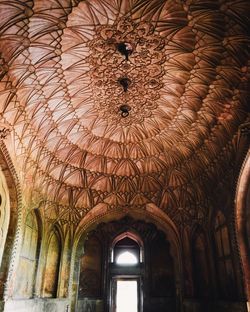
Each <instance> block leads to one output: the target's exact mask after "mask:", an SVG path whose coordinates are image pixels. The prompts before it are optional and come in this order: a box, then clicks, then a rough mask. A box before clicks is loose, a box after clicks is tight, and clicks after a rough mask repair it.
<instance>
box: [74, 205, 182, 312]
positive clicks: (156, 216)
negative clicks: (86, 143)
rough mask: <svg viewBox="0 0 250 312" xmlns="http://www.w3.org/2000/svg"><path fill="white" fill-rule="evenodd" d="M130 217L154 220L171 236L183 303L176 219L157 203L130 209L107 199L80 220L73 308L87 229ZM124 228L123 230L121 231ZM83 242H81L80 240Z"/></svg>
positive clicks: (178, 289)
mask: <svg viewBox="0 0 250 312" xmlns="http://www.w3.org/2000/svg"><path fill="white" fill-rule="evenodd" d="M126 216H127V217H131V218H133V219H134V220H137V221H145V222H151V223H152V224H154V225H155V226H156V227H157V228H158V229H159V230H161V231H162V232H163V233H164V234H165V235H166V237H167V238H168V243H169V246H168V248H169V254H170V255H171V257H172V258H173V259H174V261H173V270H174V272H175V289H176V293H177V296H176V302H177V305H180V304H181V303H180V301H181V294H182V284H181V274H182V263H181V248H182V247H181V243H180V237H179V232H178V230H177V228H176V226H175V225H174V223H173V222H172V221H171V220H170V219H169V218H168V216H167V215H166V214H165V213H164V212H163V211H161V210H160V209H159V208H158V207H157V206H156V205H154V204H147V205H145V208H144V209H136V208H135V209H130V210H124V209H122V208H120V209H118V208H117V207H116V208H114V210H113V211H112V209H111V208H110V207H109V206H108V205H107V204H105V203H103V204H98V205H97V206H96V207H95V208H93V209H92V210H91V211H90V212H89V214H87V215H86V216H85V217H84V219H83V220H82V221H81V223H80V224H79V226H78V228H77V230H76V234H75V240H74V245H73V250H72V257H71V270H70V271H71V276H70V285H69V296H70V299H71V302H72V305H71V308H72V310H74V309H75V305H76V302H77V297H78V280H79V258H80V257H81V254H82V253H83V252H84V248H83V243H82V242H84V240H85V239H86V238H87V236H88V233H89V232H91V231H92V230H94V229H95V228H96V227H97V226H98V225H99V224H100V223H108V222H110V221H112V222H113V221H114V222H115V221H117V220H120V219H122V218H123V217H126ZM123 232H125V231H122V233H123ZM79 242H80V243H79Z"/></svg>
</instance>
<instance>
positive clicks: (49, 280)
mask: <svg viewBox="0 0 250 312" xmlns="http://www.w3.org/2000/svg"><path fill="white" fill-rule="evenodd" d="M61 245H62V244H61V239H60V235H59V232H58V231H57V230H56V229H54V231H53V232H52V233H51V234H50V236H49V240H48V249H47V254H46V264H45V270H44V276H43V281H44V282H43V290H42V294H43V297H44V298H56V297H57V287H58V278H59V276H58V275H59V267H60V258H61Z"/></svg>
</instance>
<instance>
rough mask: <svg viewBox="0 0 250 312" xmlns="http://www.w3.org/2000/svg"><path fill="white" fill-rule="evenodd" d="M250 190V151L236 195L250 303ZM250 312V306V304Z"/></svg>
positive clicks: (241, 255)
mask: <svg viewBox="0 0 250 312" xmlns="http://www.w3.org/2000/svg"><path fill="white" fill-rule="evenodd" d="M249 188H250V149H249V150H248V153H247V156H246V158H245V160H244V162H243V165H242V167H241V171H240V174H239V178H238V183H237V187H236V194H235V227H236V233H237V235H236V237H237V242H238V248H239V252H240V259H241V264H242V269H243V283H244V288H245V295H246V299H247V300H248V302H249V301H250V255H249V252H248V248H247V242H246V239H245V237H246V209H247V196H248V191H249ZM249 310H250V304H249Z"/></svg>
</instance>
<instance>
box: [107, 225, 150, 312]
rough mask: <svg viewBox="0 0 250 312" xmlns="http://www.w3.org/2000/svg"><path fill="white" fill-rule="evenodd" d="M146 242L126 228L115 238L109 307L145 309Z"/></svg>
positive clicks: (121, 310) (119, 310)
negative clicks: (144, 244) (144, 254)
mask: <svg viewBox="0 0 250 312" xmlns="http://www.w3.org/2000/svg"><path fill="white" fill-rule="evenodd" d="M143 253H144V246H143V242H142V240H141V238H140V237H139V236H137V235H135V234H134V233H132V232H129V231H126V232H124V233H121V234H120V235H118V236H117V237H115V238H114V241H113V242H112V246H111V261H110V262H109V276H108V282H109V290H110V292H109V293H108V298H107V299H108V301H110V309H109V310H110V311H112V312H126V309H127V310H129V311H131V312H141V311H143V309H142V308H143V280H144V271H145V268H144V257H143Z"/></svg>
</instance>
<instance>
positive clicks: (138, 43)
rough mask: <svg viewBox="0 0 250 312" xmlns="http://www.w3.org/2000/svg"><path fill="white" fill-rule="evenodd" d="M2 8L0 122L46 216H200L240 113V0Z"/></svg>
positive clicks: (226, 161) (131, 0) (243, 117)
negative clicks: (157, 211)
mask: <svg viewBox="0 0 250 312" xmlns="http://www.w3.org/2000/svg"><path fill="white" fill-rule="evenodd" d="M0 12H1V13H0V15H1V19H0V53H1V54H0V57H1V59H0V62H1V66H2V72H1V83H0V108H1V109H0V112H1V116H2V122H1V125H2V124H3V125H4V127H5V128H7V129H9V130H10V132H11V134H12V139H13V140H14V142H15V145H13V146H12V147H9V150H10V153H11V154H12V155H13V158H15V159H16V165H17V167H18V169H19V173H20V179H21V181H22V187H23V189H24V190H27V189H28V190H29V192H30V193H31V194H33V193H34V194H35V193H36V194H39V196H40V198H42V200H43V202H46V203H47V204H48V205H51V206H53V207H55V208H54V212H53V216H51V218H54V219H61V220H65V221H68V220H69V219H70V220H71V221H72V222H75V223H77V222H79V220H80V219H81V218H82V217H83V216H84V215H86V213H87V212H88V211H89V210H91V208H93V207H94V206H96V205H97V204H98V203H106V204H107V205H109V206H111V207H116V206H120V207H122V206H126V207H129V209H133V208H134V207H143V206H144V205H145V204H146V203H154V204H156V205H157V206H158V207H160V208H161V209H163V210H164V211H165V212H166V213H167V214H168V215H169V216H170V217H171V218H172V219H173V220H176V221H178V220H179V219H180V218H181V219H183V218H184V219H187V220H188V219H195V218H198V219H199V218H203V217H204V216H205V215H206V213H207V211H206V209H207V206H208V205H209V195H210V194H211V190H212V188H213V187H214V185H216V183H218V181H219V180H220V179H221V178H223V176H225V175H226V173H227V171H228V170H229V169H230V166H231V164H232V161H233V159H234V156H235V146H234V142H235V140H236V136H237V133H238V129H239V127H240V125H241V124H243V123H245V122H246V121H247V118H248V117H249V113H248V112H249V108H248V105H249V103H248V102H249V89H250V88H249V50H250V49H249V48H250V47H249V43H250V40H249V39H250V37H249V29H250V6H249V1H248V0H232V1H222V0H221V1H216V0H206V1H205V0H201V1H195V0H187V1H181V0H169V1H167V0H165V1H163V0H88V1H77V0H50V1H44V0H33V1H17V0H8V1H1V2H0ZM122 48H123V49H125V50H124V51H125V52H124V51H123V52H124V53H123V52H122ZM126 53H127V54H126ZM122 79H123V82H124V81H125V82H126V83H127V86H126V87H124V85H123V84H122V83H121V81H122ZM124 107H125V112H124V111H123V109H124ZM7 147H8V146H7Z"/></svg>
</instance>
